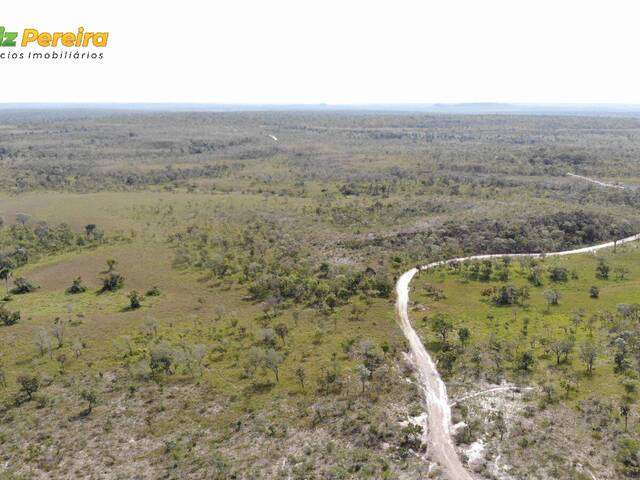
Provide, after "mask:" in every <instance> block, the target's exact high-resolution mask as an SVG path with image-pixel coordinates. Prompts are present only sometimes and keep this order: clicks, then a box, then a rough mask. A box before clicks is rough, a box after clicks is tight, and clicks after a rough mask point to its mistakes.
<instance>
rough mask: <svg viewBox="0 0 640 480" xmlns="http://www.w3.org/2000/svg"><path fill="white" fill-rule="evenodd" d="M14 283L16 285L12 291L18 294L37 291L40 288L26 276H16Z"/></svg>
mask: <svg viewBox="0 0 640 480" xmlns="http://www.w3.org/2000/svg"><path fill="white" fill-rule="evenodd" d="M14 283H15V285H16V286H15V287H14V288H13V289H12V290H11V293H14V294H16V295H20V294H23V293H31V292H34V291H36V290H37V289H38V288H39V287H38V286H37V285H36V284H34V283H32V282H30V281H29V280H27V279H26V278H24V277H18V278H16V280H15V281H14Z"/></svg>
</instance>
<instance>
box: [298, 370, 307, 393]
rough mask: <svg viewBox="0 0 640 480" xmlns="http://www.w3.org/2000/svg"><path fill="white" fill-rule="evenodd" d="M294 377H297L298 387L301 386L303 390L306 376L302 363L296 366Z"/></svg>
mask: <svg viewBox="0 0 640 480" xmlns="http://www.w3.org/2000/svg"><path fill="white" fill-rule="evenodd" d="M296 378H297V379H298V383H299V384H300V387H302V390H303V391H304V380H305V378H306V373H305V371H304V367H303V366H302V365H300V366H299V367H298V368H296Z"/></svg>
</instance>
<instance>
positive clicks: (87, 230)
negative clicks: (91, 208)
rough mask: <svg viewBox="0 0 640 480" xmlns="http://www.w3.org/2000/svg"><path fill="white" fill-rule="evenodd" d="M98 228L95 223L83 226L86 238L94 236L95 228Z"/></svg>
mask: <svg viewBox="0 0 640 480" xmlns="http://www.w3.org/2000/svg"><path fill="white" fill-rule="evenodd" d="M97 229H98V227H97V225H96V224H95V223H89V224H87V225H85V226H84V231H85V233H86V235H87V238H89V237H93V236H95V233H96V230H97Z"/></svg>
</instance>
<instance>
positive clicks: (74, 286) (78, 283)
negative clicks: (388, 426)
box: [67, 277, 87, 294]
mask: <svg viewBox="0 0 640 480" xmlns="http://www.w3.org/2000/svg"><path fill="white" fill-rule="evenodd" d="M86 290H87V287H85V286H84V285H83V284H82V278H81V277H77V278H76V279H75V280H73V282H72V283H71V286H70V287H69V288H67V293H71V294H76V293H83V292H86Z"/></svg>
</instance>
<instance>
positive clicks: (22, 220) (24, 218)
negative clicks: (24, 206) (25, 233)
mask: <svg viewBox="0 0 640 480" xmlns="http://www.w3.org/2000/svg"><path fill="white" fill-rule="evenodd" d="M16 222H18V223H19V224H20V225H22V226H23V227H24V226H25V225H26V224H27V223H29V215H27V214H26V213H16Z"/></svg>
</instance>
